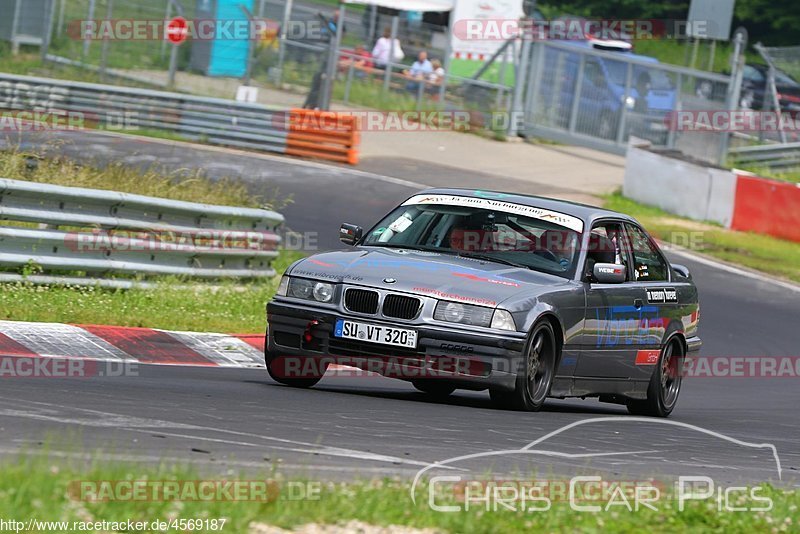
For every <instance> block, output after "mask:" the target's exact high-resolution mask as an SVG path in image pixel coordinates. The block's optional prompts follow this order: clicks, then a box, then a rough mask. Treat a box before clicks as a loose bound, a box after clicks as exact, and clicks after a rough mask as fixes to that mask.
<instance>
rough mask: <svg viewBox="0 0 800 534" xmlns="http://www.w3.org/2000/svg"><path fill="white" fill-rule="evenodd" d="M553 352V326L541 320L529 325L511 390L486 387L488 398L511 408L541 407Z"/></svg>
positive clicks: (555, 351) (553, 362) (553, 361)
mask: <svg viewBox="0 0 800 534" xmlns="http://www.w3.org/2000/svg"><path fill="white" fill-rule="evenodd" d="M557 355H558V346H557V344H556V336H555V334H554V333H553V327H552V326H550V323H549V322H547V321H542V322H540V323H539V324H537V325H536V326H535V327H534V328H533V330H532V331H531V334H530V336H529V337H528V342H527V344H526V345H525V349H524V351H523V357H522V359H521V361H520V362H519V365H518V368H517V380H516V383H515V387H514V390H513V391H502V390H489V395H490V396H491V398H492V401H493V402H494V403H495V404H497V405H499V406H501V407H503V408H508V409H512V410H522V411H527V412H538V411H539V410H541V409H542V406H544V401H545V399H547V395H549V393H550V386H551V385H552V384H553V377H554V376H555V369H556V357H557Z"/></svg>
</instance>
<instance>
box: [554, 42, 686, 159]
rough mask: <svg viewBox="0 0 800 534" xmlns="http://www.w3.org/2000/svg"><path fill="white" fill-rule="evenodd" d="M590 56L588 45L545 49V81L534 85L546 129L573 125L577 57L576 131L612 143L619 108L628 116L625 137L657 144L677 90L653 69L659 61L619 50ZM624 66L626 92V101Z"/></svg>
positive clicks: (594, 47) (592, 44)
mask: <svg viewBox="0 0 800 534" xmlns="http://www.w3.org/2000/svg"><path fill="white" fill-rule="evenodd" d="M573 50H574V51H573ZM592 51H597V52H600V51H599V50H598V48H597V44H596V42H595V41H594V40H587V41H577V42H565V43H564V44H563V45H562V46H561V47H548V48H547V49H546V52H545V58H544V71H543V72H544V73H545V74H544V75H545V77H546V78H549V80H547V81H546V82H544V83H541V84H540V98H541V99H542V103H541V108H543V109H546V110H548V116H549V117H550V122H551V123H552V125H554V126H558V127H560V128H568V127H569V125H570V121H571V120H573V119H572V110H573V107H574V106H573V102H574V99H575V87H576V85H577V83H578V79H579V70H580V66H581V56H582V55H583V56H585V59H584V61H583V74H582V77H580V79H581V90H580V95H579V99H580V100H579V102H578V105H577V108H575V109H576V111H577V117H576V119H575V127H576V130H577V131H578V132H579V133H584V134H588V135H592V136H594V137H599V138H601V139H615V138H616V135H617V129H618V126H619V121H620V118H621V115H622V110H623V109H624V108H625V109H627V111H628V112H629V116H628V126H629V128H630V133H634V134H635V135H637V136H639V137H645V138H648V139H651V140H653V141H654V142H656V143H659V142H662V141H663V138H664V137H665V136H666V131H667V127H666V124H665V120H664V119H665V117H666V115H667V114H668V113H669V112H670V111H672V110H674V109H675V106H676V102H677V89H676V87H675V85H674V83H673V81H672V80H671V79H670V78H669V76H667V74H666V73H665V71H663V70H661V69H658V68H656V67H657V66H658V65H659V61H658V60H657V59H656V58H653V57H649V56H642V55H638V54H634V53H631V52H626V51H624V50H620V51H615V52H612V51H609V50H608V47H604V48H603V52H604V53H597V54H594V53H591V52H592ZM628 60H633V61H628ZM629 64H631V65H632V70H631V80H630V84H631V86H630V89H629V90H628V92H627V96H626V85H627V82H628V65H629ZM650 65H652V66H653V68H650Z"/></svg>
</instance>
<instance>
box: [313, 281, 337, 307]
mask: <svg viewBox="0 0 800 534" xmlns="http://www.w3.org/2000/svg"><path fill="white" fill-rule="evenodd" d="M311 294H312V295H313V296H314V300H318V301H320V302H330V301H331V300H333V285H332V284H326V283H325V282H317V283H316V284H314V291H313V292H312V293H311Z"/></svg>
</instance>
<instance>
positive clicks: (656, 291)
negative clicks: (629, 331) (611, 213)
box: [625, 223, 684, 374]
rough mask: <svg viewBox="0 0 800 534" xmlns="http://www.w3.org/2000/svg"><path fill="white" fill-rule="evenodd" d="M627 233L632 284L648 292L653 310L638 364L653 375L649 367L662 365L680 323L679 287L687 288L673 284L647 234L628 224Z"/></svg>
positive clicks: (644, 321)
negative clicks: (664, 348)
mask: <svg viewBox="0 0 800 534" xmlns="http://www.w3.org/2000/svg"><path fill="white" fill-rule="evenodd" d="M625 232H626V235H627V240H626V242H627V243H629V244H630V256H631V257H632V261H633V278H634V280H633V281H632V282H631V283H632V284H634V285H636V286H638V287H641V288H642V289H643V290H644V308H646V309H648V310H652V312H649V313H645V314H643V317H642V323H641V335H642V339H641V342H640V346H639V351H638V353H637V357H636V360H635V363H636V366H637V368H638V371H640V372H644V373H646V374H649V371H650V370H652V367H650V368H649V369H648V366H651V365H655V364H656V363H658V355H659V353H660V349H661V342H662V341H663V340H664V336H665V334H666V332H667V328H668V327H669V325H670V323H671V322H672V321H680V316H681V303H680V300H681V298H680V293H681V290H680V288H679V287H678V286H682V285H684V284H674V283H672V277H671V273H670V267H669V263H668V262H667V260H666V259H665V258H664V256H663V255H662V254H661V251H660V250H659V249H658V247H657V246H656V244H655V243H654V242H653V240H652V239H651V238H650V236H649V235H648V234H647V232H645V231H644V230H643V229H641V228H639V227H638V226H636V225H634V224H631V223H625ZM636 374H639V373H636Z"/></svg>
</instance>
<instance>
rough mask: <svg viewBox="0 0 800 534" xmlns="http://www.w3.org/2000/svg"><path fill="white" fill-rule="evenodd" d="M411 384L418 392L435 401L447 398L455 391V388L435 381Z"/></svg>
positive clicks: (420, 381) (419, 381)
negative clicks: (435, 399)
mask: <svg viewBox="0 0 800 534" xmlns="http://www.w3.org/2000/svg"><path fill="white" fill-rule="evenodd" d="M411 384H412V385H413V386H414V387H415V388H417V389H418V390H419V391H421V392H423V393H425V394H426V395H430V396H431V397H434V398H437V399H444V398H446V397H449V396H450V394H451V393H453V392H454V391H455V390H456V387H455V386H453V385H450V384H448V383H447V382H438V381H436V380H433V381H431V380H414V381H412V382H411Z"/></svg>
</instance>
